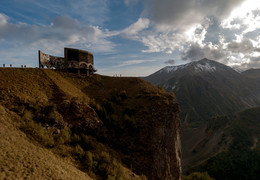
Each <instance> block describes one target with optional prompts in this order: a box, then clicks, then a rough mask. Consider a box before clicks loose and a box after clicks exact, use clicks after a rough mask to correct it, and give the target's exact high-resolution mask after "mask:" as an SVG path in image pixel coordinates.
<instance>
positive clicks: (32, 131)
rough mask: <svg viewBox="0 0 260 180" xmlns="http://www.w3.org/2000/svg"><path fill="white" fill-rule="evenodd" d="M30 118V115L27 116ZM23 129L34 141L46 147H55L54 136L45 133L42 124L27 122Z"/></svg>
mask: <svg viewBox="0 0 260 180" xmlns="http://www.w3.org/2000/svg"><path fill="white" fill-rule="evenodd" d="M26 116H28V115H26ZM21 129H22V130H23V131H24V132H25V133H26V134H27V135H28V136H30V137H31V138H32V139H35V140H36V141H38V142H40V143H41V144H42V145H44V146H46V147H53V145H54V140H53V137H52V135H50V134H49V133H48V132H47V131H45V130H44V129H43V127H42V125H41V124H40V123H36V122H34V121H33V120H29V119H28V120H27V121H26V122H25V124H24V125H22V127H21Z"/></svg>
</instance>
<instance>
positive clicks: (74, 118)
mask: <svg viewBox="0 0 260 180" xmlns="http://www.w3.org/2000/svg"><path fill="white" fill-rule="evenodd" d="M58 109H59V111H60V113H61V114H62V116H63V119H64V120H65V121H66V122H67V123H68V124H69V125H70V126H71V127H72V128H76V129H80V130H82V131H94V130H95V129H97V128H99V127H101V126H103V123H102V121H101V120H100V119H99V118H98V115H97V113H96V112H95V111H94V109H92V108H91V107H90V106H89V105H87V104H85V103H81V102H79V101H69V100H64V101H62V102H61V103H60V104H59V107H58Z"/></svg>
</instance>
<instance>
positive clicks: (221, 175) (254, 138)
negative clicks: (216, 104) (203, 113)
mask: <svg viewBox="0 0 260 180" xmlns="http://www.w3.org/2000/svg"><path fill="white" fill-rule="evenodd" d="M206 132H208V133H210V132H211V133H212V134H211V139H215V143H216V144H217V146H218V147H217V146H216V147H215V148H220V149H221V147H222V149H221V151H220V152H218V153H215V156H213V157H211V158H210V159H208V160H207V161H206V162H204V163H203V165H202V166H200V167H199V168H198V166H197V168H194V167H193V169H194V170H200V171H202V172H204V171H207V172H208V173H209V175H210V176H212V177H213V178H215V179H221V180H222V179H250V180H252V179H259V178H260V176H259V172H260V144H259V139H260V107H257V108H251V109H247V110H244V111H242V112H239V113H235V114H232V115H228V116H220V117H215V118H213V119H211V120H209V124H208V126H207V129H206ZM217 132H219V134H220V136H219V138H218V137H217ZM213 137H215V138H213ZM205 143H209V142H207V141H206V139H205ZM223 146H224V147H225V149H224V148H223ZM223 149H224V151H223ZM196 153H200V152H199V151H198V152H196ZM202 153H204V152H202Z"/></svg>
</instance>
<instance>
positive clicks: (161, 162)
mask: <svg viewBox="0 0 260 180" xmlns="http://www.w3.org/2000/svg"><path fill="white" fill-rule="evenodd" d="M91 84H92V86H91V87H90V88H86V89H85V92H86V94H89V96H92V97H93V98H94V99H95V100H96V101H97V102H99V103H100V104H104V99H101V98H100V97H106V100H105V104H107V102H111V107H112V108H111V107H110V108H108V109H110V111H113V112H114V113H115V114H119V116H121V115H122V111H123V112H125V114H127V115H128V116H129V117H130V119H131V120H128V119H127V118H122V119H121V122H123V124H124V125H122V124H121V125H117V124H113V126H111V124H110V123H108V122H107V121H108V120H106V118H104V117H103V119H102V116H101V120H102V121H103V122H104V124H105V127H106V128H105V129H106V131H104V132H105V133H104V134H102V133H99V134H102V135H101V136H102V137H105V139H106V141H107V142H110V144H113V145H114V147H115V148H117V150H118V151H121V152H122V151H123V152H122V153H123V154H124V155H123V156H122V157H123V158H122V161H123V162H124V163H126V164H128V166H129V167H132V169H133V171H134V172H137V173H138V174H142V173H144V174H145V175H146V176H148V178H149V179H156V180H157V179H164V180H165V179H180V177H181V142H180V119H179V107H178V104H177V103H176V100H175V96H174V95H173V94H168V93H165V92H164V91H163V90H162V89H159V88H156V87H154V86H151V85H150V84H148V83H147V82H145V81H143V80H141V79H139V78H109V77H103V78H102V80H100V81H99V83H97V82H94V83H91ZM115 87H116V88H117V90H116V91H115V90H114V88H115ZM104 89H105V90H106V91H104ZM93 92H95V93H93ZM104 92H105V93H104ZM118 92H124V93H123V94H124V98H122V97H121V98H120V96H122V94H121V95H118V94H117V93H118ZM104 106H106V105H104ZM99 114H100V113H99ZM123 114H124V113H123ZM111 117H112V118H113V115H112V116H111ZM107 119H109V118H107ZM114 119H115V121H116V119H117V118H116V117H114ZM121 126H123V127H121Z"/></svg>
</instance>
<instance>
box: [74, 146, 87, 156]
mask: <svg viewBox="0 0 260 180" xmlns="http://www.w3.org/2000/svg"><path fill="white" fill-rule="evenodd" d="M74 154H75V155H76V156H77V157H79V158H80V159H82V158H83V157H84V155H85V153H84V150H83V149H82V147H81V146H80V145H77V146H75V148H74Z"/></svg>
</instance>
